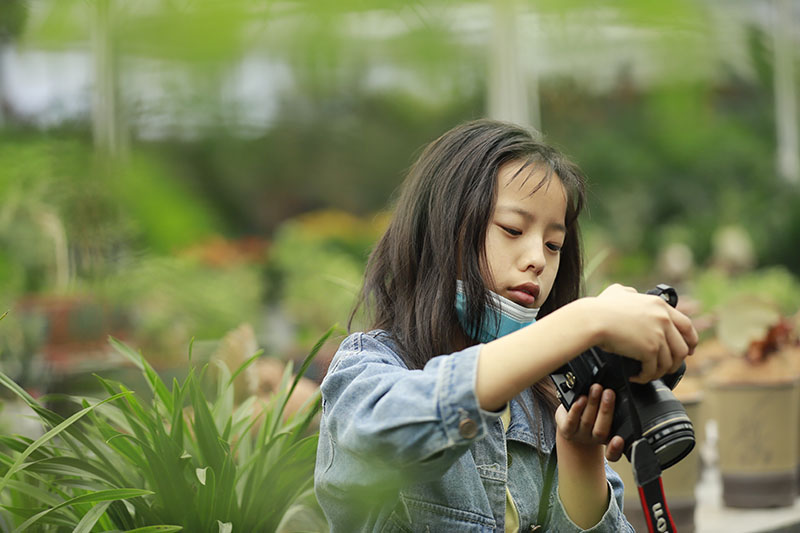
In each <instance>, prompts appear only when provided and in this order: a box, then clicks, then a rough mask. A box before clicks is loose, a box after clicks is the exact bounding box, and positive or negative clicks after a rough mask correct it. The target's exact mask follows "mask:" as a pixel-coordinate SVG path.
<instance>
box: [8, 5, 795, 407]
mask: <svg viewBox="0 0 800 533" xmlns="http://www.w3.org/2000/svg"><path fill="white" fill-rule="evenodd" d="M798 19H800V11H799V10H798V6H797V5H796V4H795V3H793V2H790V1H781V0H778V1H766V0H764V1H724V2H723V1H712V0H702V1H701V0H684V1H673V2H656V1H651V0H647V1H636V2H633V1H631V2H611V1H608V2H594V1H592V2H590V1H587V0H569V1H552V0H542V1H536V2H533V1H522V0H518V1H513V0H497V1H494V2H492V1H485V2H480V1H475V2H470V1H466V0H463V1H458V2H456V1H450V0H427V1H425V2H415V1H405V0H404V1H391V0H385V1H371V2H363V1H357V0H337V1H331V0H305V1H303V0H299V1H287V2H270V1H260V2H256V1H251V0H226V1H218V0H203V1H178V0H172V1H160V0H154V1H144V2H142V1H137V2H133V1H129V0H91V1H86V0H3V2H2V3H0V310H8V311H9V315H8V317H7V319H6V320H4V321H3V322H2V323H0V328H1V329H0V365H2V369H3V371H4V372H6V373H8V374H9V375H11V376H12V377H14V378H15V379H17V380H18V381H19V382H20V383H21V384H23V385H24V386H25V387H26V388H29V389H31V390H34V391H41V392H44V391H48V390H58V389H59V387H62V388H63V387H66V385H65V381H68V380H69V379H70V376H72V377H74V376H78V375H82V374H83V373H86V372H87V371H97V369H98V368H99V367H102V365H112V362H109V360H108V359H107V357H108V355H107V353H108V351H109V350H108V346H107V342H106V338H107V336H108V335H109V334H111V335H114V336H117V337H121V338H123V339H125V340H126V342H128V343H130V344H132V345H134V346H137V347H140V348H141V349H142V350H143V351H144V353H145V354H146V355H147V356H148V358H149V359H150V360H151V361H152V362H153V364H154V365H155V366H156V367H157V368H162V369H169V368H170V367H171V366H173V365H180V364H182V362H185V360H186V350H187V345H188V343H189V339H190V338H192V337H196V338H197V339H200V340H202V339H218V338H220V337H221V336H222V335H224V334H225V332H227V331H229V330H231V329H232V328H235V327H236V326H237V325H239V324H241V323H243V322H249V323H251V324H252V325H253V327H254V330H255V333H256V337H257V339H258V343H259V344H260V345H262V346H264V347H265V348H266V351H267V354H268V355H275V356H280V357H283V358H296V357H298V354H301V353H305V352H306V351H307V350H308V347H309V346H310V345H311V344H312V343H313V340H314V339H315V338H317V337H318V336H319V335H321V333H322V332H324V331H325V330H327V329H328V327H329V326H331V325H332V324H334V323H339V324H341V325H343V324H345V323H346V321H347V316H348V312H349V309H350V306H351V305H352V302H353V298H354V296H355V294H356V292H357V290H358V286H359V282H360V277H361V274H362V272H363V266H364V262H365V260H366V257H367V255H368V253H369V250H370V247H371V245H372V244H373V243H374V242H375V240H376V239H377V237H378V236H379V235H380V233H381V230H382V228H383V227H385V224H386V220H387V214H388V210H390V205H391V204H390V200H391V197H392V194H393V192H394V191H395V190H396V188H397V187H398V185H399V184H400V183H401V181H402V178H403V175H404V173H405V171H406V169H407V168H408V167H409V166H410V164H411V163H412V162H413V160H414V158H415V156H416V155H417V154H418V153H419V151H420V149H421V147H422V146H423V145H424V144H425V143H427V142H429V141H431V140H432V139H434V138H435V137H437V136H438V135H439V134H441V133H442V132H444V131H445V130H447V129H449V128H451V127H452V126H454V125H456V124H458V123H459V122H462V121H465V120H469V119H473V118H478V117H484V116H490V117H494V118H499V119H506V120H513V121H517V122H521V123H525V124H529V125H533V126H535V127H537V128H538V129H540V130H541V131H542V132H543V133H544V134H545V136H546V138H547V139H548V140H549V141H550V142H552V143H554V144H556V145H557V146H559V147H561V148H563V149H564V150H565V151H566V152H567V153H568V154H570V155H571V156H572V157H573V158H574V159H575V160H576V161H577V162H578V163H579V164H580V165H581V166H582V168H583V169H584V170H585V172H586V173H587V175H588V176H589V180H590V192H589V208H588V210H587V215H586V216H585V218H584V219H583V230H584V233H585V237H586V240H585V246H586V254H587V263H588V265H589V268H588V270H587V290H588V291H589V292H590V293H594V292H597V291H599V290H601V289H602V288H603V287H604V286H605V284H607V283H609V282H612V281H618V282H623V283H627V284H632V285H635V286H637V287H639V288H640V289H646V288H648V287H649V286H650V285H652V284H654V283H656V282H660V281H668V282H671V283H675V284H677V285H678V287H679V288H680V289H681V291H682V294H685V295H687V298H693V299H695V300H696V301H697V302H698V304H699V305H698V309H699V311H698V312H700V313H713V312H714V310H716V309H719V308H720V307H721V306H725V305H731V302H733V304H735V305H740V306H745V305H747V303H748V302H750V301H751V300H752V299H753V298H757V299H763V300H766V301H768V302H770V305H773V306H776V307H777V308H779V309H780V311H781V313H783V314H785V315H790V314H793V313H796V312H797V309H798V302H800V288H798V281H797V276H798V274H800V246H799V245H798V243H800V189H799V187H800V170H799V169H798V166H799V165H798V135H797V131H798V126H797V124H798V110H797V101H798V90H797V81H798V72H800V69H798V49H800V47H799V46H798V43H800V35H798V32H797V28H798V27H800V25H798V24H797V21H798ZM334 345H335V341H334ZM323 361H324V358H323ZM323 371H324V362H323V363H321V364H320V368H319V369H317V370H316V374H314V372H313V371H312V377H317V378H319V377H320V375H321V374H322V372H323Z"/></svg>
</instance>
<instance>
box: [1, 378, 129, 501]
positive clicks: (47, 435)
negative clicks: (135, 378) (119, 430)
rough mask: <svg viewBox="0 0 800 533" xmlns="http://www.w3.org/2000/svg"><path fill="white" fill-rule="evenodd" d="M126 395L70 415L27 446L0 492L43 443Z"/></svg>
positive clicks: (10, 470) (7, 475)
mask: <svg viewBox="0 0 800 533" xmlns="http://www.w3.org/2000/svg"><path fill="white" fill-rule="evenodd" d="M127 395H128V393H119V394H115V395H114V396H111V397H110V398H106V399H105V400H102V401H100V402H98V403H96V404H94V405H92V406H90V407H86V408H84V409H81V410H80V411H78V412H77V413H75V414H74V415H72V416H71V417H69V418H68V419H66V420H65V421H64V422H62V423H61V424H59V425H57V426H56V427H54V428H53V429H51V430H50V431H48V432H47V433H45V434H44V435H42V436H41V437H39V438H38V439H36V441H35V442H34V443H33V444H31V445H30V446H28V448H27V449H26V450H25V451H24V452H22V453H21V454H20V455H19V457H17V460H16V461H14V464H13V465H11V468H9V469H8V472H6V475H5V476H3V479H0V492H2V491H3V489H4V488H5V486H6V483H8V480H9V479H10V478H11V476H13V475H14V474H15V473H16V472H18V471H19V470H21V469H22V464H23V463H24V462H25V459H26V458H27V457H28V456H29V455H30V454H32V453H33V452H35V451H36V450H37V449H38V448H39V447H41V446H42V445H44V444H45V443H47V442H49V441H50V440H52V439H53V438H54V437H56V436H57V435H58V434H60V433H61V432H62V431H64V430H66V429H67V428H69V427H70V426H71V425H72V424H74V423H75V422H77V421H78V420H80V419H81V418H83V417H84V416H85V415H86V414H87V413H88V412H90V411H92V410H93V409H96V408H97V407H99V406H100V405H102V404H104V403H108V402H113V401H114V400H117V399H119V398H122V397H124V396H127Z"/></svg>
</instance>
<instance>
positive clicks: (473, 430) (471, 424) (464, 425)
mask: <svg viewBox="0 0 800 533" xmlns="http://www.w3.org/2000/svg"><path fill="white" fill-rule="evenodd" d="M458 434H459V435H461V436H462V437H464V438H465V439H473V438H475V435H477V434H478V424H476V423H475V421H474V420H472V419H471V418H465V419H464V420H462V421H461V422H459V424H458Z"/></svg>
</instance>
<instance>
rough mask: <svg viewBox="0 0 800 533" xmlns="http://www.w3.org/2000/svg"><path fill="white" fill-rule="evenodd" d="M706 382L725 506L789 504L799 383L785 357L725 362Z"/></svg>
mask: <svg viewBox="0 0 800 533" xmlns="http://www.w3.org/2000/svg"><path fill="white" fill-rule="evenodd" d="M717 370H718V371H717V373H716V374H715V376H714V378H713V379H711V380H709V385H710V391H711V396H712V401H711V404H712V412H713V417H714V418H715V419H716V421H717V428H718V434H719V438H718V441H717V449H718V454H719V470H720V474H721V477H722V498H723V502H724V503H725V505H727V506H729V507H746V508H747V507H750V508H763V507H782V506H790V505H792V504H793V503H794V500H795V498H796V496H797V480H796V476H797V463H798V446H799V444H798V434H799V433H800V428H798V423H799V422H800V382H798V379H797V377H796V375H795V373H794V372H793V371H792V368H791V365H790V363H789V362H788V360H787V359H786V358H785V357H779V356H778V354H776V355H774V356H772V357H770V358H769V359H767V361H765V362H764V363H762V364H759V365H754V364H752V363H748V362H747V361H746V360H744V359H735V360H731V361H727V362H726V363H724V364H723V365H721V366H720V367H718V369H717Z"/></svg>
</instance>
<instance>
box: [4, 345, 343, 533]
mask: <svg viewBox="0 0 800 533" xmlns="http://www.w3.org/2000/svg"><path fill="white" fill-rule="evenodd" d="M330 334H331V332H330V331H329V332H328V333H327V334H326V335H325V336H323V337H322V339H321V340H320V341H319V342H318V343H317V345H316V346H315V347H314V349H312V351H311V353H310V354H309V355H308V356H307V357H306V359H305V361H304V362H303V364H302V366H301V368H300V369H299V371H298V372H297V375H296V376H293V373H292V367H291V365H289V366H288V367H287V369H286V371H285V372H284V375H283V379H282V382H281V385H280V387H279V388H278V392H277V393H276V394H275V395H273V396H272V397H271V398H270V399H269V401H268V402H266V403H265V404H264V406H263V409H260V410H257V413H258V414H257V415H256V416H254V414H253V413H254V404H255V403H256V402H257V400H256V398H255V397H250V398H248V399H247V400H245V401H244V402H242V403H241V404H240V405H238V406H236V405H235V403H234V391H233V383H234V381H235V380H236V377H237V376H238V375H239V374H240V373H242V372H244V371H245V370H246V369H247V367H248V366H249V365H250V364H252V363H253V362H254V361H255V360H256V359H257V358H258V356H259V353H256V354H253V355H252V356H251V357H250V358H248V360H247V361H245V362H244V363H243V364H242V365H241V366H240V367H239V368H238V369H236V371H234V372H230V371H229V370H228V368H227V367H226V366H225V364H224V363H220V364H219V365H218V366H219V370H218V373H217V376H218V379H217V380H216V394H208V393H207V392H208V391H207V390H206V389H205V388H204V383H205V381H204V379H205V377H206V374H207V373H206V369H207V365H206V366H203V367H202V368H199V369H198V368H195V367H192V368H190V369H189V370H188V372H186V376H185V378H184V379H183V380H182V381H179V380H178V379H174V380H173V381H172V383H171V384H168V383H165V382H164V381H163V380H162V378H161V377H160V376H159V375H158V374H157V372H156V371H155V370H154V369H153V367H152V366H151V365H150V364H149V363H148V362H147V360H146V359H145V358H144V357H143V356H142V355H141V354H139V353H136V352H134V351H133V350H132V349H131V348H129V347H128V346H126V345H125V344H123V343H121V342H119V341H116V340H113V339H112V341H111V342H112V344H113V346H114V348H115V349H116V350H117V351H118V352H119V353H120V354H121V355H122V356H124V357H125V358H127V359H128V360H130V362H131V363H133V364H134V365H136V366H137V367H138V368H139V369H140V370H141V372H142V374H143V376H144V379H145V382H146V383H147V385H148V388H149V391H148V392H147V393H146V394H145V393H144V391H133V390H130V389H128V388H127V387H126V386H125V385H123V384H121V383H116V382H112V381H109V380H105V379H103V378H99V377H98V379H99V381H100V382H101V384H102V386H103V388H104V389H105V390H106V393H107V394H106V397H104V398H102V399H92V398H82V399H80V400H78V407H79V409H78V410H77V411H76V412H74V414H72V415H71V416H69V417H66V418H65V417H62V416H61V415H59V414H57V413H55V412H53V411H51V410H49V409H47V408H45V407H44V406H43V405H42V404H41V403H40V402H39V401H37V400H36V399H34V398H33V397H31V396H30V395H29V394H28V393H26V392H25V391H24V390H23V389H22V388H20V387H19V386H18V385H17V384H16V383H15V382H14V381H13V380H11V379H10V378H9V377H8V376H6V375H5V374H3V373H0V384H2V385H4V387H5V388H7V389H9V390H10V391H12V392H13V393H14V394H15V395H16V396H18V397H19V398H21V399H23V400H24V401H25V402H26V403H27V404H28V405H29V406H30V407H31V408H32V409H33V410H34V411H35V412H36V413H37V414H38V415H39V417H40V419H41V421H42V423H43V425H44V427H45V429H46V432H45V433H44V435H43V436H41V437H40V438H38V439H36V440H32V439H29V438H24V437H19V436H13V437H12V436H0V476H1V477H0V505H1V506H2V511H0V527H3V528H6V529H7V528H9V527H13V528H15V529H14V531H34V530H35V531H42V532H49V531H61V530H62V529H63V528H64V527H65V526H66V527H68V528H69V530H71V531H85V532H89V531H94V530H95V528H98V529H99V530H103V531H108V530H115V531H131V532H132V531H136V532H139V533H144V532H155V531H159V532H163V531H179V530H183V531H191V532H193V533H194V532H197V533H203V532H213V533H222V532H232V531H281V530H282V528H286V527H287V526H286V524H287V523H288V522H289V521H293V523H304V524H305V526H304V527H309V526H308V524H318V525H319V528H320V530H324V528H325V526H324V520H322V519H321V518H320V516H321V515H320V514H319V511H318V510H316V509H315V507H314V506H315V502H314V498H313V492H312V487H313V469H314V460H315V454H316V439H317V436H316V434H315V433H314V431H313V430H312V429H311V428H312V423H313V421H314V417H315V415H316V414H317V412H318V409H319V394H316V395H315V396H314V397H312V398H311V399H310V401H309V402H307V403H306V405H305V406H304V407H303V408H302V409H300V410H299V411H298V412H297V413H296V414H294V415H293V416H291V417H289V418H288V419H287V418H285V417H284V416H283V412H284V409H285V406H286V404H287V401H288V399H289V397H290V396H291V395H292V392H293V391H294V389H295V387H296V386H297V384H298V382H299V381H300V379H301V377H302V375H303V373H304V372H305V370H306V368H308V365H309V364H310V363H311V361H312V360H313V358H314V356H315V355H316V353H317V351H318V350H319V348H320V346H322V344H323V343H324V342H325V341H326V340H327V338H328V336H329V335H330ZM189 353H190V360H191V348H190V352H189ZM68 400H74V399H72V398H68ZM255 428H257V429H255Z"/></svg>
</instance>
